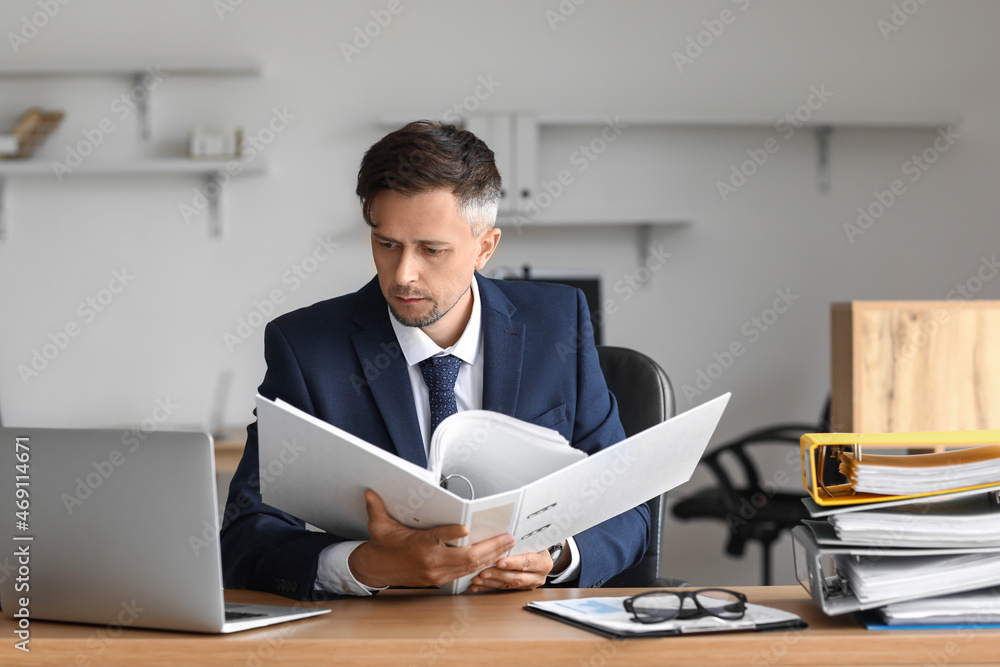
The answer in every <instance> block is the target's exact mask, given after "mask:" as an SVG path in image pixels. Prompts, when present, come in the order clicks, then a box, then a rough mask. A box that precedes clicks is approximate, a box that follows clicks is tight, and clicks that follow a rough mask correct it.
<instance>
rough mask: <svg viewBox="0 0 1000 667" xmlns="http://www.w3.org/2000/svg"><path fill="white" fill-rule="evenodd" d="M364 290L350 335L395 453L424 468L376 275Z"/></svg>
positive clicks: (404, 373)
mask: <svg viewBox="0 0 1000 667" xmlns="http://www.w3.org/2000/svg"><path fill="white" fill-rule="evenodd" d="M364 292H365V294H364V296H363V298H362V299H361V300H360V302H359V304H358V310H357V313H356V315H355V318H354V319H355V322H356V323H357V324H358V325H359V326H360V327H361V331H358V332H356V333H355V334H353V335H352V336H351V341H352V342H353V343H354V349H355V351H356V352H357V355H358V361H359V362H360V363H361V368H362V370H363V372H364V374H365V380H366V381H367V382H368V387H369V388H370V389H371V392H372V396H373V397H374V398H375V404H376V405H377V406H378V410H379V412H380V413H381V415H382V419H383V421H384V422H385V426H386V429H388V431H389V437H390V438H391V439H392V444H393V446H394V447H395V448H396V454H398V455H399V456H401V457H402V458H404V459H406V460H408V461H411V462H413V463H416V464H417V465H419V466H422V467H424V468H426V467H427V454H426V452H424V441H423V437H422V436H421V435H420V427H419V423H418V422H417V410H416V408H415V407H414V405H413V391H412V390H411V389H410V375H409V370H408V369H407V367H406V359H405V358H404V357H403V353H402V351H401V350H400V349H399V343H398V342H396V334H395V333H394V332H393V330H392V325H391V324H390V323H389V312H388V307H387V306H386V303H385V298H384V297H383V296H382V292H381V291H380V290H379V286H378V279H377V278H376V279H374V280H372V282H370V283H368V285H366V286H365V288H364Z"/></svg>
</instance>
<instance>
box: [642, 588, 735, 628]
mask: <svg viewBox="0 0 1000 667" xmlns="http://www.w3.org/2000/svg"><path fill="white" fill-rule="evenodd" d="M688 599H690V600H693V601H694V606H693V607H692V606H691V605H690V604H688V605H685V601H686V600H688ZM623 604H624V605H625V611H627V612H630V613H631V614H632V615H633V617H634V618H632V620H633V621H635V622H636V623H660V622H662V621H669V620H671V619H675V618H677V619H684V618H698V617H699V616H715V617H717V618H722V619H725V620H735V619H739V618H743V614H744V613H746V610H747V596H745V595H743V594H742V593H737V592H736V591H727V590H726V589H724V588H702V589H700V590H697V591H677V592H674V591H651V592H649V593H642V594H641V595H636V596H634V597H630V598H626V599H625V601H624V603H623Z"/></svg>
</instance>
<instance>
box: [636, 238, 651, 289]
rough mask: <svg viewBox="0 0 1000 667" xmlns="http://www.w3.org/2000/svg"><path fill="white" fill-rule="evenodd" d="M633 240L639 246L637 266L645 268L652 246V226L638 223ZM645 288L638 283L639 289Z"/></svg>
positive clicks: (642, 284) (644, 284)
mask: <svg viewBox="0 0 1000 667" xmlns="http://www.w3.org/2000/svg"><path fill="white" fill-rule="evenodd" d="M635 238H636V241H637V242H638V244H639V248H638V250H639V264H638V265H637V266H646V264H647V260H648V259H649V257H650V252H651V251H650V248H651V247H652V245H653V225H652V224H650V223H648V222H640V223H639V224H638V225H636V229H635ZM645 286H646V283H639V287H640V288H641V287H645Z"/></svg>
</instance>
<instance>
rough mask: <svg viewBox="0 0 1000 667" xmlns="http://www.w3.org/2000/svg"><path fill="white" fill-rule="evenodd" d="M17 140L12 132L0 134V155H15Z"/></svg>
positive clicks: (17, 145)
mask: <svg viewBox="0 0 1000 667" xmlns="http://www.w3.org/2000/svg"><path fill="white" fill-rule="evenodd" d="M18 147H19V142H18V140H17V137H15V136H14V135H13V134H0V155H16V154H17V149H18Z"/></svg>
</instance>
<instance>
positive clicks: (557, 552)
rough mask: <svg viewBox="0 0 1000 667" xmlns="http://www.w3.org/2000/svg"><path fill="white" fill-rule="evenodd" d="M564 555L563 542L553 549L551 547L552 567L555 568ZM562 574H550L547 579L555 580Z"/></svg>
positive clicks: (554, 545) (555, 545)
mask: <svg viewBox="0 0 1000 667" xmlns="http://www.w3.org/2000/svg"><path fill="white" fill-rule="evenodd" d="M562 555H563V545H562V542H559V543H558V544H553V545H552V546H551V547H549V558H551V559H552V567H555V565H556V563H558V562H559V559H560V558H562ZM560 574H562V572H549V573H548V574H547V575H545V576H546V578H547V579H555V578H556V577H558V576H559V575H560Z"/></svg>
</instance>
